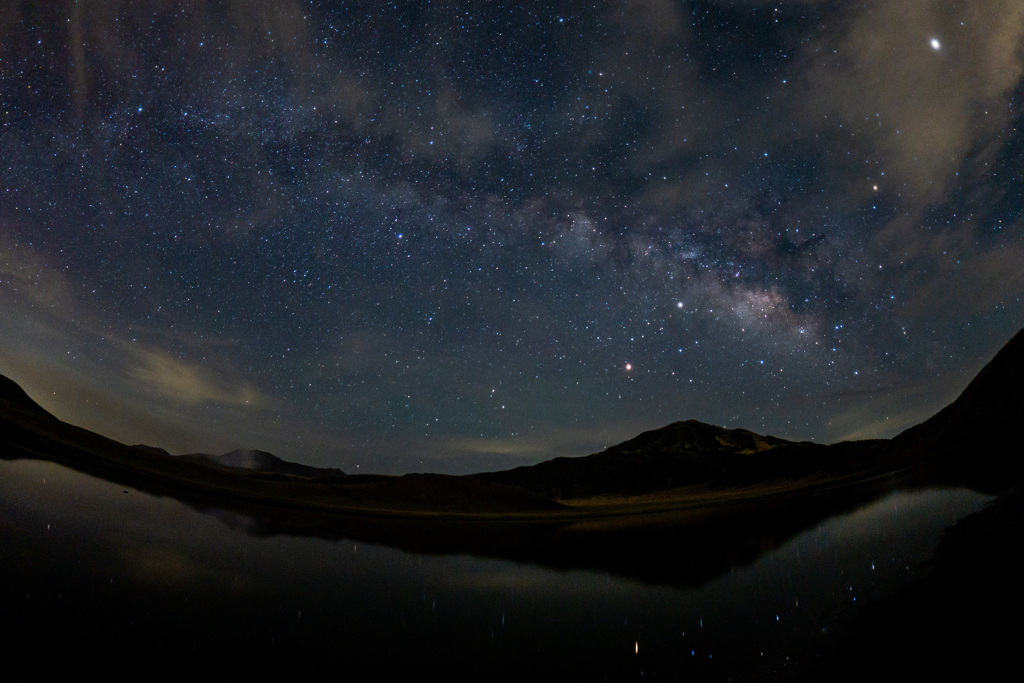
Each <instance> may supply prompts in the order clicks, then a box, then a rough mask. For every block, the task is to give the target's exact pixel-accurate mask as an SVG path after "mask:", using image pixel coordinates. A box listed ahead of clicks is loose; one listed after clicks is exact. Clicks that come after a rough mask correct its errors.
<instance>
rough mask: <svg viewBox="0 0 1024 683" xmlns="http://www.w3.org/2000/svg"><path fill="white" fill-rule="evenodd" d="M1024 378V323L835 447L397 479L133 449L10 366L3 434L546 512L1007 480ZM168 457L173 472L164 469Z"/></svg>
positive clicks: (252, 474) (287, 478) (642, 440)
mask: <svg viewBox="0 0 1024 683" xmlns="http://www.w3.org/2000/svg"><path fill="white" fill-rule="evenodd" d="M1022 386H1024V330H1022V331H1020V332H1018V333H1017V334H1016V335H1015V336H1014V337H1013V338H1012V339H1011V340H1010V341H1009V342H1008V343H1007V344H1006V345H1005V346H1004V347H1003V349H1001V350H1000V351H999V352H998V353H997V354H996V356H995V357H994V358H993V359H992V361H991V362H990V363H988V364H987V365H986V366H985V367H984V368H983V369H982V371H981V372H979V374H978V375H977V377H975V379H974V380H972V381H971V382H970V384H969V385H968V386H967V388H966V389H965V390H964V391H963V392H962V393H961V394H960V396H959V397H958V398H957V399H956V400H955V401H954V402H953V403H952V404H950V405H949V406H947V407H946V408H944V409H943V410H941V411H940V412H939V413H937V414H936V415H934V416H933V417H932V418H930V419H929V420H927V421H925V422H924V423H922V424H920V425H916V426H914V427H911V428H909V429H907V430H905V431H903V432H901V433H900V434H898V435H897V436H896V437H894V438H892V439H888V440H885V439H876V440H867V441H850V442H840V443H837V444H829V445H825V444H817V443H813V442H806V441H805V442H794V441H789V440H786V439H781V438H778V437H774V436H765V435H760V434H756V433H755V432H752V431H750V430H747V429H726V428H724V427H719V426H715V425H708V424H705V423H701V422H699V421H697V420H692V419H691V420H685V421H678V422H674V423H672V424H669V425H666V426H665V427H661V428H659V429H654V430H650V431H647V432H643V433H642V434H639V435H637V436H636V437H634V438H632V439H628V440H626V441H624V442H622V443H619V444H616V445H614V446H611V447H609V448H607V449H605V450H603V451H600V452H598V453H592V454H590V455H586V456H580V457H559V458H554V459H552V460H546V461H543V462H540V463H537V464H534V465H526V466H521V467H516V468H513V469H509V470H501V471H495V472H479V473H475V474H469V475H462V476H451V475H440V474H413V473H410V474H406V475H401V476H389V475H375V474H347V473H345V472H344V471H342V470H340V469H336V468H318V467H312V466H309V465H303V464H300V463H293V462H288V461H285V460H282V459H281V458H278V457H277V456H274V455H273V454H271V453H268V452H265V451H259V450H245V449H236V450H234V451H231V452H228V453H225V454H222V455H208V454H203V453H190V454H185V455H179V456H173V455H170V454H169V453H168V452H167V451H165V450H163V449H161V448H157V447H153V446H147V445H136V446H126V445H124V444H120V443H118V442H115V441H113V440H110V439H107V438H106V437H103V436H101V435H98V434H94V433H92V432H89V431H88V430H84V429H81V428H78V427H74V426H73V425H68V424H66V423H64V422H62V421H60V420H58V419H57V418H56V417H54V416H53V415H51V414H50V413H49V412H47V411H46V410H44V409H43V408H41V407H40V406H39V405H38V404H37V403H36V402H35V401H34V400H32V399H31V397H29V396H28V394H27V393H26V392H24V390H22V389H21V387H20V386H18V385H17V383H15V382H14V381H13V380H10V379H8V378H6V377H2V376H0V408H2V409H3V412H2V413H0V419H2V420H3V425H4V426H5V429H4V430H3V432H2V433H0V434H2V436H0V438H3V439H4V442H5V443H6V444H7V445H8V446H12V447H13V446H18V447H20V448H21V450H22V451H24V452H30V453H32V454H33V455H34V456H35V457H39V456H40V455H41V456H42V457H47V456H49V457H54V458H55V459H58V460H60V461H63V462H67V463H69V464H72V465H73V466H74V464H75V463H76V462H77V463H78V464H79V465H82V464H86V465H87V466H88V467H91V468H92V469H94V470H97V471H99V472H103V471H108V470H109V469H110V468H111V467H113V468H114V469H120V470H121V471H122V472H125V471H127V472H134V473H135V474H139V473H142V472H146V471H148V469H155V470H159V471H160V472H161V474H160V475H159V476H160V477H161V478H162V479H164V480H166V479H167V478H168V477H170V478H171V479H174V478H175V477H185V478H186V479H188V480H189V481H193V482H196V481H200V480H202V479H203V478H204V477H206V476H207V475H205V474H203V472H207V471H209V472H214V471H215V472H219V473H220V474H218V475H216V476H218V477H224V476H226V477H228V479H227V480H226V481H228V482H232V481H234V482H236V483H237V482H239V481H242V480H244V481H246V482H248V483H247V484H245V485H244V486H242V488H243V489H244V488H246V487H248V486H250V485H253V484H254V482H258V488H259V487H262V488H259V491H260V492H256V491H250V492H249V493H248V494H247V495H257V496H261V495H263V496H266V495H269V496H271V497H275V498H277V497H281V496H284V497H285V498H289V499H291V498H293V497H294V496H295V495H300V497H301V495H308V494H309V492H306V493H301V494H300V493H299V492H298V491H292V490H287V491H285V490H277V489H274V488H273V486H274V485H275V482H276V483H277V484H287V483H292V484H300V483H303V482H306V483H308V484H309V485H310V486H313V487H314V488H313V489H311V491H314V492H315V493H316V495H315V496H314V498H316V499H318V500H319V501H320V504H322V503H323V500H324V499H325V496H326V498H327V499H330V498H332V497H333V498H334V499H336V500H337V501H339V504H343V505H349V506H353V505H354V506H355V507H357V508H361V507H366V506H369V507H371V508H372V507H373V506H374V505H376V504H377V503H378V502H380V503H381V504H385V503H384V501H389V502H387V503H386V504H387V505H390V506H393V507H394V506H397V508H398V509H430V508H431V507H432V506H440V507H441V508H443V509H448V510H469V511H473V510H486V509H490V507H491V505H490V503H489V498H490V499H493V500H494V501H499V500H500V501H502V502H501V503H500V504H499V505H498V506H497V507H498V508H500V509H502V510H514V509H530V510H537V509H545V507H546V506H547V505H548V503H544V502H542V501H550V503H552V504H555V505H556V507H564V506H560V505H558V504H559V503H560V502H564V501H588V500H590V501H599V500H605V499H623V500H632V499H637V498H638V497H642V496H647V495H652V494H664V493H666V492H672V491H685V490H692V489H693V487H698V489H701V490H707V491H714V490H727V489H743V488H747V489H750V488H753V489H756V488H757V487H764V486H767V485H769V484H772V485H780V483H784V484H785V485H786V486H792V485H793V482H802V484H801V485H803V486H811V485H819V484H821V483H823V482H828V481H840V480H852V479H856V478H858V477H859V478H864V477H870V476H875V475H877V474H880V473H884V472H888V471H896V470H898V469H903V468H914V467H918V468H920V467H923V466H929V467H932V468H933V469H936V470H937V471H941V472H943V473H944V474H945V475H950V474H953V475H956V476H963V477H965V478H966V480H968V481H970V482H972V483H975V484H978V485H981V486H988V487H992V486H996V487H998V486H999V485H1000V483H1001V482H1003V481H1015V480H1016V479H1017V478H1019V476H1020V474H1021V462H1020V458H1019V457H1008V456H1010V454H1009V453H1007V452H1006V450H1007V449H1008V448H1011V446H1012V444H1013V443H1015V439H1016V438H1017V437H1016V436H1015V430H1016V425H1017V424H1019V423H1020V419H1021V418H1022V417H1024V394H1022V389H1021V387H1022ZM47 449H49V451H48V450H47ZM7 450H10V449H7ZM12 452H13V451H12ZM958 455H960V456H965V457H962V458H958V457H957V456H958ZM167 467H170V468H171V470H169V471H163V470H164V469H166V468H167ZM97 468H98V469H97ZM182 468H184V469H182ZM196 468H198V469H196ZM183 473H187V474H183ZM239 477H241V479H239ZM218 481H219V480H218ZM318 482H319V484H318ZM232 486H235V484H225V482H223V481H221V482H220V483H218V484H217V485H216V487H215V488H216V489H217V490H219V491H221V492H223V490H225V488H226V489H231V488H232ZM324 486H327V487H328V488H327V489H324ZM396 496H397V497H396ZM376 498H380V501H377V500H375V499H376ZM460 501H461V502H460ZM576 504H578V503H576ZM538 506H539V507H538ZM552 509H554V508H552Z"/></svg>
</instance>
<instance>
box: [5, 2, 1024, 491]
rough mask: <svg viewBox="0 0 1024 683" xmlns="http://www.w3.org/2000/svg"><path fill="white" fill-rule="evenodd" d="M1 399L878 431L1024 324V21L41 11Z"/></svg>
mask: <svg viewBox="0 0 1024 683" xmlns="http://www.w3.org/2000/svg"><path fill="white" fill-rule="evenodd" d="M0 35H2V36H3V39H2V41H0V100H2V106H0V168H2V169H3V179H2V184H0V297H2V300H3V302H4V303H3V306H2V307H0V335H2V337H0V338H2V340H3V343H2V344H0V372H3V373H4V374H7V375H10V376H11V377H13V378H14V379H16V380H17V381H19V382H21V383H22V384H23V386H25V387H26V388H27V389H28V390H29V391H30V393H32V394H33V395H34V396H37V397H38V398H39V400H40V402H41V403H42V404H43V405H44V406H45V407H47V408H49V409H51V410H52V411H54V412H55V413H56V414H58V415H59V416H60V417H62V418H63V419H66V420H69V421H71V422H75V423H77V424H81V425H83V426H86V427H88V428H91V429H95V430H96V431H100V432H102V433H105V434H108V435H110V436H112V437H114V438H118V439H119V440H122V441H126V442H132V443H136V442H145V443H149V444H152V445H157V446H163V447H165V448H167V449H168V450H170V451H172V452H186V451H195V450H204V451H214V452H215V451H218V450H228V449H231V448H235V447H255V448H263V449H266V450H271V451H274V452H275V453H277V454H279V455H281V456H282V457H285V458H288V459H291V460H297V461H301V462H307V463H310V464H317V465H331V466H340V467H342V468H344V469H346V470H354V469H355V468H356V466H357V465H358V466H359V471H363V472H365V471H385V472H406V471H413V470H433V471H452V472H464V471H474V470H481V469H487V468H495V467H506V466H512V465H516V464H526V463H530V462H536V461H538V460H541V459H544V458H549V457H552V456H555V455H583V454H586V453H588V452H592V451H594V450H597V449H599V448H601V447H604V446H607V445H610V444H612V443H615V442H616V441H619V440H622V439H624V438H628V437H630V436H633V435H634V434H636V433H637V432H639V431H640V430H643V429H648V428H654V427H658V426H661V425H663V424H665V423H667V422H671V421H673V420H677V419H688V418H696V419H700V420H704V421H707V422H712V423H716V424H723V425H726V426H730V427H745V428H748V429H752V430H755V431H759V432H762V433H772V434H776V435H778V436H782V437H787V438H793V439H815V440H822V441H833V440H838V439H840V438H856V437H867V436H890V435H892V434H894V433H896V432H898V431H899V430H900V429H902V428H904V427H906V426H908V425H909V424H912V423H914V422H916V421H918V420H919V419H921V418H923V417H926V416H927V415H929V414H930V413H931V412H933V411H934V410H935V409H937V408H939V407H941V405H943V404H944V403H945V402H946V401H948V400H949V399H950V398H952V397H953V396H955V394H956V392H957V391H959V390H960V389H961V388H962V387H963V385H964V383H965V382H966V380H967V379H968V378H969V377H970V376H971V375H972V374H973V373H974V372H975V371H977V369H978V368H980V366H981V365H982V364H983V363H984V362H985V361H986V360H987V359H988V358H989V357H990V356H991V354H992V353H994V351H995V350H996V349H998V347H999V346H1001V345H1002V343H1004V342H1005V341H1006V340H1007V339H1009V337H1010V335H1011V334H1012V333H1013V332H1014V331H1016V329H1018V328H1019V327H1020V326H1021V321H1022V315H1021V314H1022V311H1024V309H1022V307H1021V296H1022V294H1024V267H1022V266H1024V241H1022V234H1024V113H1022V112H1024V80H1022V75H1024V56H1022V55H1024V7H1022V6H1021V5H1020V4H1019V3H1018V2H1016V1H1015V0H1002V1H1000V0H994V1H993V2H988V3H984V4H977V3H974V4H969V3H947V2H938V1H931V0H913V1H906V0H900V1H896V0H892V1H891V2H889V1H880V2H871V3H865V4H859V3H833V2H818V3H807V2H776V3H769V2H753V1H751V2H696V1H683V0H678V1H672V0H618V1H614V2H612V1H609V2H595V3H578V2H536V3H504V2H411V1H410V2H390V3H389V2H375V1H374V2H371V1H363V2H317V1H313V2H308V1H300V0H290V1H287V2H266V3H261V2H242V1H240V0H239V1H237V2H235V1H229V2H204V1H201V0H194V1H192V2H170V1H169V0H167V1H164V0H149V1H147V2H128V1H127V0H125V1H120V2H119V1H116V0H115V1H113V2H110V1H106V2H90V1H82V2H76V3H45V4H44V3H22V4H19V5H16V6H14V7H13V8H10V9H7V10H4V11H3V13H0Z"/></svg>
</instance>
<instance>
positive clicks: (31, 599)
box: [0, 460, 990, 681]
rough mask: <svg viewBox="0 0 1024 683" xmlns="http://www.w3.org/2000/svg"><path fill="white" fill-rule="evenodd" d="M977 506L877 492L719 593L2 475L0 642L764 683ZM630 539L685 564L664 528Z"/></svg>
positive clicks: (367, 667)
mask: <svg viewBox="0 0 1024 683" xmlns="http://www.w3.org/2000/svg"><path fill="white" fill-rule="evenodd" d="M989 500H990V497H988V496H984V495H981V494H978V493H975V492H973V491H968V490H962V489H960V490H921V491H913V492H896V493H890V494H887V495H885V496H884V497H882V498H881V499H878V500H876V501H874V502H872V503H870V504H867V505H865V506H863V507H861V508H859V509H856V510H855V511H852V512H847V513H844V514H840V515H837V516H834V517H829V518H825V519H821V520H818V521H817V522H814V523H812V524H811V525H810V527H809V528H807V529H806V530H804V531H800V532H794V533H795V535H792V534H790V537H788V540H785V539H783V540H782V541H780V540H779V539H778V538H775V539H772V538H768V537H767V536H766V537H765V539H764V542H763V543H764V552H763V554H760V556H757V553H754V557H753V558H752V557H751V555H750V553H745V554H742V557H741V558H740V559H737V560H736V561H735V562H734V563H733V564H732V566H724V567H719V565H720V563H721V558H718V559H716V560H715V561H716V563H718V564H716V567H719V568H718V569H716V570H715V572H714V573H715V574H717V576H716V577H715V578H712V579H710V580H707V581H705V582H703V583H701V584H700V585H695V586H694V585H685V584H686V583H687V582H673V581H671V580H658V581H643V580H638V579H637V578H630V576H656V577H658V576H663V575H664V573H658V572H648V573H645V572H643V571H636V572H629V573H626V574H625V575H624V574H623V573H618V572H614V571H597V570H594V569H551V568H545V567H544V566H538V565H536V564H530V563H522V562H515V561H511V560H503V559H493V558H492V559H487V558H480V557H475V556H471V555H444V554H434V555H422V554H416V553H411V552H406V551H403V550H400V549H396V548H392V547H386V546H382V545H374V544H368V543H365V542H362V541H352V540H346V539H344V538H341V539H335V540H330V539H324V538H308V537H296V536H288V535H272V536H264V535H257V534H254V533H252V527H253V525H252V524H251V523H250V522H249V521H248V520H247V519H246V518H244V517H240V516H237V515H232V514H229V513H218V514H210V513H205V512H203V511H200V510H197V509H195V508H193V507H189V506H188V505H185V504H183V503H181V502H179V501H177V500H174V499H172V498H165V497H157V496H153V495H150V494H146V493H141V492H138V491H136V490H134V489H125V488H124V487H121V486H117V485H115V484H110V483H107V482H104V481H100V480H97V479H94V478H92V477H89V476H86V475H83V474H80V473H77V472H74V471H72V470H69V469H67V468H64V467H62V466H60V465H56V464H52V463H47V462H40V461H30V460H19V461H13V462H12V461H0V543H2V560H0V610H2V614H3V623H5V624H6V625H8V626H9V627H10V626H13V627H14V628H7V629H5V630H6V631H7V633H8V635H7V636H5V637H4V640H3V644H2V647H3V651H4V652H5V655H4V659H5V661H6V662H7V663H8V669H7V670H8V671H12V672H14V674H15V676H14V678H13V680H16V679H18V678H20V677H25V678H32V679H35V678H39V677H40V676H41V675H43V674H44V673H46V672H48V671H51V670H55V669H61V670H64V669H75V670H79V669H81V670H84V669H82V667H84V668H85V669H88V668H93V667H95V666H104V667H108V668H109V667H113V668H112V669H111V670H112V671H113V672H114V677H115V678H122V677H124V678H127V677H131V678H135V677H138V676H144V675H156V676H157V677H160V676H161V675H162V674H166V675H167V676H171V675H174V676H180V675H188V674H192V673H197V672H203V671H207V669H206V668H205V667H209V666H211V665H212V666H218V667H225V668H226V669H228V670H235V671H244V672H245V673H247V674H253V673H255V674H256V675H257V676H259V674H267V675H270V674H272V673H273V674H277V673H295V672H301V671H307V672H314V671H315V672H324V671H328V672H332V675H331V678H332V679H337V678H341V679H345V680H374V679H379V680H386V679H388V678H390V677H395V676H397V675H399V674H403V675H416V674H423V675H429V674H446V675H447V679H448V680H451V679H460V680H462V679H474V680H526V679H535V678H538V677H542V678H557V679H559V680H595V681H603V680H612V681H614V680H649V679H653V680H770V679H772V678H774V677H776V676H777V675H778V674H781V673H784V672H786V671H788V670H791V669H793V668H794V667H796V666H798V665H802V664H806V663H807V662H808V661H810V660H813V659H814V658H815V657H817V656H818V655H819V654H820V653H822V652H825V651H827V650H828V649H829V648H830V647H831V646H832V644H834V642H835V638H836V634H837V633H839V632H841V631H842V627H843V624H844V623H846V622H847V621H848V620H849V618H850V617H851V616H852V615H853V614H855V613H856V610H857V608H858V606H859V605H862V604H864V603H866V602H869V601H872V600H875V599H877V598H880V597H884V596H888V595H891V594H893V593H894V592H895V591H896V590H898V588H899V587H900V586H901V585H902V584H904V583H905V582H906V581H908V580H909V579H911V578H914V577H916V576H919V575H921V573H922V572H923V569H922V568H921V567H920V563H922V562H923V561H925V560H927V559H928V557H929V555H930V553H931V551H932V550H933V548H934V547H935V545H936V544H937V542H938V540H939V536H940V533H941V532H942V529H943V528H945V527H947V526H949V525H950V524H953V523H954V522H955V521H957V520H958V519H960V518H962V517H964V516H966V515H968V514H970V513H972V512H975V511H977V510H979V509H981V508H982V507H984V505H985V504H986V502H987V501H989ZM644 542H645V543H646V542H650V543H663V544H673V543H679V544H682V546H681V547H678V548H675V549H674V552H675V553H676V554H678V555H682V556H685V555H686V553H687V549H686V547H685V537H681V536H679V535H677V534H673V533H671V532H665V533H664V535H663V536H661V537H659V536H650V535H648V536H644ZM744 543H745V544H746V545H749V543H750V540H749V539H745V541H744ZM654 556H657V554H655V555H654ZM638 557H639V559H638V560H637V561H638V562H641V563H642V562H643V561H644V560H643V556H642V555H638ZM628 559H629V558H623V563H622V566H628V564H629V563H628ZM699 561H700V558H699V557H697V558H694V562H697V563H699ZM639 569H641V570H642V569H643V567H640V568H639ZM669 579H670V577H669ZM12 631H13V633H12Z"/></svg>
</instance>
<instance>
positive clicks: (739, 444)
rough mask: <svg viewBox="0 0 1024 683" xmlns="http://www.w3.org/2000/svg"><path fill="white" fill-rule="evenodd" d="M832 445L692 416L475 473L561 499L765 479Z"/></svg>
mask: <svg viewBox="0 0 1024 683" xmlns="http://www.w3.org/2000/svg"><path fill="white" fill-rule="evenodd" d="M826 450H827V447H825V446H819V445H817V444H812V443H809V442H801V443H796V442H792V441H787V440H785V439H779V438H777V437H774V436H761V435H760V434H755V433H754V432H751V431H748V430H746V429H725V428H724V427H716V426H714V425H709V424H704V423H702V422H698V421H696V420H687V421H685V422H673V423H672V424H670V425H668V426H666V427H662V428H661V429H654V430H651V431H649V432H644V433H643V434H641V435H639V436H637V437H635V438H633V439H630V440H629V441H625V442H623V443H620V444H618V445H616V446H612V447H610V448H608V449H606V450H604V451H601V452H600V453H594V454H592V455H588V456H585V457H581V458H555V459H553V460H547V461H545V462H542V463H539V464H537V465H532V466H525V467H517V468H515V469H512V470H505V471H503V472H485V473H482V474H475V475H472V476H474V477H477V478H480V479H485V480H487V481H493V482H499V483H502V484H506V485H508V486H515V487H516V488H520V489H523V490H525V491H529V492H531V493H534V494H537V495H542V496H545V497H548V498H553V499H556V500H558V499H570V498H587V497H590V496H608V495H612V496H622V495H626V496H628V495H641V494H645V493H656V492H659V491H667V490H669V489H673V488H678V487H682V486H693V485H699V484H710V485H718V486H727V485H742V484H756V483H763V480H764V479H765V478H767V479H777V478H779V477H780V476H785V475H790V474H795V472H793V470H794V469H798V470H799V471H800V475H806V474H810V473H812V472H813V471H815V470H816V469H817V468H818V467H820V466H821V465H822V463H825V462H827V461H828V460H829V458H828V457H827V456H826V455H825V453H826ZM777 456H781V457H777ZM812 461H813V462H812Z"/></svg>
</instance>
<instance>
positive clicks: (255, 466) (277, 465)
mask: <svg viewBox="0 0 1024 683" xmlns="http://www.w3.org/2000/svg"><path fill="white" fill-rule="evenodd" d="M180 457H182V458H193V459H199V460H208V461H210V462H213V463H215V464H217V465H222V466H224V467H237V468H239V469H244V470H256V471H259V472H275V473H277V474H290V475H294V476H296V477H308V478H310V479H320V478H323V477H344V476H345V473H344V472H342V471H341V470H339V469H336V468H334V467H311V466H310V465H300V464H299V463H297V462H288V461H287V460H282V459H281V458H279V457H277V456H276V455H273V454H272V453H267V452H266V451H254V450H243V449H239V450H234V451H231V452H230V453H224V454H223V455H204V454H202V453H192V454H189V455H183V456H180Z"/></svg>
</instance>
